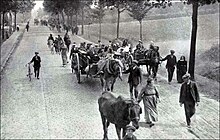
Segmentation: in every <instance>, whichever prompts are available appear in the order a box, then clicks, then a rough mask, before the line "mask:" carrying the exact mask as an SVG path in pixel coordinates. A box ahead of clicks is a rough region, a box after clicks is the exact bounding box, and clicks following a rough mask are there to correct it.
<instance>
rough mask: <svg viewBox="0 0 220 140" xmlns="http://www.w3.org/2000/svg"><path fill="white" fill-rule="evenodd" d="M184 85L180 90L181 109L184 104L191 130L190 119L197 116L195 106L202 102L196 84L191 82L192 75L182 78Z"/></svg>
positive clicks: (188, 125)
mask: <svg viewBox="0 0 220 140" xmlns="http://www.w3.org/2000/svg"><path fill="white" fill-rule="evenodd" d="M182 79H183V81H184V83H183V84H182V86H181V89H180V97H179V103H180V107H182V104H184V108H185V115H186V123H187V127H188V128H191V120H190V118H191V117H192V116H193V115H194V114H195V105H197V106H198V102H199V101H200V98H199V93H198V90H197V86H196V83H195V82H193V81H191V80H190V74H188V73H187V74H185V75H184V76H183V77H182Z"/></svg>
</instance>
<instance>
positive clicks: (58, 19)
mask: <svg viewBox="0 0 220 140" xmlns="http://www.w3.org/2000/svg"><path fill="white" fill-rule="evenodd" d="M57 22H58V24H60V16H59V13H58V14H57Z"/></svg>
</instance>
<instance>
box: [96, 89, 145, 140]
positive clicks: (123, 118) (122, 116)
mask: <svg viewBox="0 0 220 140" xmlns="http://www.w3.org/2000/svg"><path fill="white" fill-rule="evenodd" d="M98 104H99V111H100V115H101V118H102V124H103V130H104V138H103V139H108V135H107V130H108V126H109V124H110V123H113V124H115V128H116V132H117V135H118V139H119V140H120V139H121V129H123V135H122V136H123V137H124V136H125V133H126V132H125V130H126V126H127V125H128V124H129V123H130V122H132V124H133V126H134V127H135V128H136V129H138V128H139V120H140V114H141V113H142V109H141V107H140V105H139V104H138V103H137V102H135V101H133V100H126V99H124V98H123V97H122V96H119V97H118V98H116V97H115V96H114V95H113V94H112V93H111V92H109V91H104V92H103V93H102V95H101V97H100V98H99V99H98Z"/></svg>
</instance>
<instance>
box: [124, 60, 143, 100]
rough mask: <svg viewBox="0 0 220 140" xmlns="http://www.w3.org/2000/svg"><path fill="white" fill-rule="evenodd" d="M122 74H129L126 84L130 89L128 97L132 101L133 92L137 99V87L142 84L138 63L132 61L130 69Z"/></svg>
mask: <svg viewBox="0 0 220 140" xmlns="http://www.w3.org/2000/svg"><path fill="white" fill-rule="evenodd" d="M123 73H125V74H126V73H130V74H129V77H128V83H129V88H130V97H131V99H133V90H134V96H135V98H136V99H137V97H138V89H137V87H138V85H139V84H140V83H141V82H142V73H141V69H140V68H139V67H138V61H137V60H133V62H132V65H131V67H130V68H129V69H128V70H126V71H125V72H123Z"/></svg>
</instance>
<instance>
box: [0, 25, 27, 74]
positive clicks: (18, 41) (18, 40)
mask: <svg viewBox="0 0 220 140" xmlns="http://www.w3.org/2000/svg"><path fill="white" fill-rule="evenodd" d="M24 32H25V29H23V31H22V32H21V34H20V35H18V37H17V40H16V41H15V43H14V44H13V46H12V48H11V50H10V52H9V53H8V55H7V57H6V59H5V61H3V62H2V64H1V72H0V73H1V74H2V72H3V71H4V69H5V67H6V64H7V62H8V61H9V60H10V57H11V56H12V54H13V53H14V51H15V49H16V48H17V47H18V46H19V44H20V42H21V40H22V38H23V35H24Z"/></svg>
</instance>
